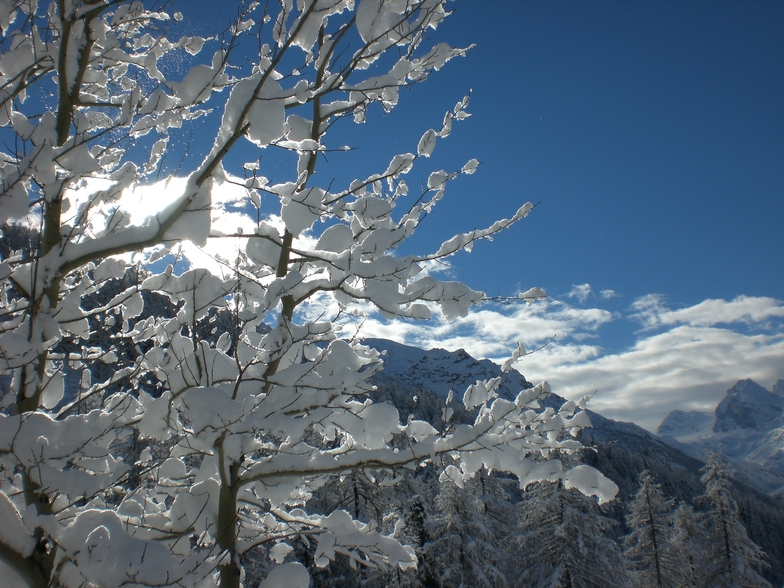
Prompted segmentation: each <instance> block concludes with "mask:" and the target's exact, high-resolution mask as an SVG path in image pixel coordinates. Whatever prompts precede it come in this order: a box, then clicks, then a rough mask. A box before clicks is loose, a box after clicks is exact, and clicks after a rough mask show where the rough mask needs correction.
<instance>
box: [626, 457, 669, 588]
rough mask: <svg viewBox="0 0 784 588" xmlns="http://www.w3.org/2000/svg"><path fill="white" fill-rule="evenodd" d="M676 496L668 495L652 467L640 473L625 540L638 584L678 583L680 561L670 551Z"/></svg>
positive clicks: (651, 587) (647, 587) (649, 587)
mask: <svg viewBox="0 0 784 588" xmlns="http://www.w3.org/2000/svg"><path fill="white" fill-rule="evenodd" d="M674 505H675V500H674V499H672V498H666V497H665V496H664V493H663V492H662V490H661V485H660V484H657V483H656V482H655V480H654V479H653V476H652V475H651V473H650V472H649V471H648V470H643V472H642V473H641V474H640V485H639V489H638V490H637V494H636V495H635V496H634V498H633V499H632V500H631V501H630V502H629V505H628V513H627V515H626V524H627V526H628V527H629V528H630V529H631V533H629V535H627V536H626V537H625V539H624V542H625V544H626V546H627V549H626V553H625V555H626V559H627V560H628V562H629V564H630V569H631V572H632V578H633V581H634V585H635V586H638V587H639V588H666V587H669V586H676V585H677V573H676V568H677V563H676V562H675V561H674V560H673V558H672V554H671V553H670V552H669V551H668V543H669V537H670V534H671V526H672V517H673V508H674Z"/></svg>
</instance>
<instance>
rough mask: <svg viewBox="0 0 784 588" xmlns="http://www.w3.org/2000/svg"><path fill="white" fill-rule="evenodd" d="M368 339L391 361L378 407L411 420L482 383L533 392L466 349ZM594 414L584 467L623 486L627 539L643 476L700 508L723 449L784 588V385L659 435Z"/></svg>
mask: <svg viewBox="0 0 784 588" xmlns="http://www.w3.org/2000/svg"><path fill="white" fill-rule="evenodd" d="M363 342H364V343H365V344H366V345H369V346H371V347H373V348H375V349H377V350H379V351H381V352H384V354H385V357H384V361H385V363H384V370H383V372H381V373H380V374H377V375H376V376H374V383H376V384H377V387H378V390H377V396H376V398H375V400H377V401H387V402H392V403H393V404H395V405H396V406H397V407H398V410H399V411H400V415H401V418H402V419H403V420H405V419H406V417H407V415H408V414H409V413H411V414H414V415H415V417H416V418H422V419H425V420H429V421H430V422H433V423H434V424H437V421H438V419H439V415H440V413H441V408H442V407H443V403H444V399H445V397H446V396H447V395H448V393H449V391H450V390H453V391H454V393H455V396H456V398H455V400H458V399H460V398H461V397H462V394H463V392H464V391H465V389H466V388H467V387H468V386H469V385H471V384H473V383H474V382H476V381H477V380H487V379H489V378H494V377H500V378H501V385H500V388H499V390H498V393H499V395H500V396H502V397H506V398H514V397H515V396H516V394H517V393H518V392H519V391H520V390H521V389H524V388H530V387H532V384H531V383H530V382H528V380H526V378H525V377H524V376H523V375H522V374H520V373H519V372H517V371H515V370H511V371H509V372H502V370H501V368H500V366H498V365H497V364H495V363H493V362H491V361H488V360H476V359H474V358H473V357H471V356H470V355H469V354H468V353H466V352H465V351H464V350H462V349H460V350H457V351H454V352H451V351H445V350H443V349H432V350H429V351H425V350H422V349H418V348H415V347H410V346H407V345H402V344H400V343H395V342H392V341H388V340H385V339H365V340H364V341H363ZM563 402H564V399H563V398H561V397H559V396H557V395H555V394H551V395H550V396H549V398H547V399H545V400H544V401H543V402H541V404H544V405H547V406H553V407H560V406H561V404H563ZM588 414H589V416H590V418H591V422H592V425H593V426H592V427H591V428H586V429H584V430H583V431H582V432H581V434H580V437H579V438H580V440H581V441H582V443H583V444H584V445H585V446H586V447H587V448H588V449H587V450H586V451H583V452H582V455H581V456H580V457H579V460H580V461H581V462H583V463H587V464H589V465H592V466H594V467H596V468H597V469H598V470H599V471H601V472H602V473H603V474H605V475H606V476H607V477H608V478H610V479H611V480H613V481H614V482H615V483H616V484H618V486H619V493H618V497H617V498H618V500H615V501H613V502H611V503H609V504H608V505H607V510H608V512H609V514H610V515H611V516H612V517H613V518H615V519H616V520H617V521H618V523H619V525H618V527H617V530H616V532H617V534H618V537H620V536H622V534H623V533H625V532H628V530H626V529H625V520H624V513H625V508H626V505H627V504H628V501H629V499H630V498H631V497H632V496H634V494H635V493H636V491H637V488H638V476H639V475H640V473H641V472H642V471H643V470H648V471H650V472H651V473H652V474H653V476H654V477H655V478H656V480H657V481H658V482H659V483H660V484H661V485H662V488H663V490H664V491H665V492H666V493H667V494H668V495H669V496H671V497H673V498H676V499H677V500H678V501H679V502H681V503H686V504H695V499H696V498H697V497H698V496H700V495H701V494H702V493H703V492H704V485H703V484H702V482H701V480H700V476H701V473H700V469H701V468H702V467H703V465H704V462H705V454H704V452H705V450H708V449H710V450H713V451H719V452H721V453H723V454H724V455H725V456H727V457H729V458H730V462H729V464H728V465H729V467H730V471H731V472H732V474H733V476H734V477H735V483H734V486H735V488H736V496H737V497H738V502H739V506H740V511H741V516H742V518H743V520H744V523H745V524H746V527H747V529H748V531H749V535H750V537H751V538H752V539H753V540H754V541H755V542H756V543H757V544H758V545H760V546H761V547H762V548H763V550H764V551H766V552H767V553H768V555H769V556H770V562H771V565H772V568H771V570H770V571H769V572H768V573H769V574H770V576H769V578H770V579H771V580H772V581H773V582H774V585H781V584H782V582H784V500H783V499H784V492H783V491H782V490H783V489H784V380H779V381H778V382H777V383H776V385H775V386H774V388H773V391H772V392H769V391H767V390H765V389H764V388H762V387H761V386H759V385H757V384H756V383H754V382H752V381H751V380H743V381H741V382H738V384H736V385H735V386H734V387H733V388H731V389H730V390H729V391H728V392H727V396H726V397H725V399H724V400H723V401H722V402H721V403H720V404H719V406H718V407H717V409H716V413H715V415H711V414H706V413H699V412H683V411H673V412H672V413H670V415H668V416H667V418H665V419H664V422H662V424H661V426H660V427H659V430H658V433H659V434H658V435H655V434H653V433H651V432H649V431H647V430H645V429H643V428H642V427H639V426H638V425H636V424H634V423H625V422H619V421H614V420H612V419H609V418H606V417H603V416H602V415H600V414H597V413H595V412H592V411H590V410H588ZM696 502H698V501H696ZM697 506H698V505H697Z"/></svg>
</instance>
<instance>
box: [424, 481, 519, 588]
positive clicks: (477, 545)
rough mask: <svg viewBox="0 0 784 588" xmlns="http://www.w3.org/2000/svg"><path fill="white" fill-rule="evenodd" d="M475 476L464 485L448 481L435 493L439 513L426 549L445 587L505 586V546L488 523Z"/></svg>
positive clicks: (428, 561) (433, 522)
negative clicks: (502, 563)
mask: <svg viewBox="0 0 784 588" xmlns="http://www.w3.org/2000/svg"><path fill="white" fill-rule="evenodd" d="M478 486H479V483H478V482H477V480H476V479H473V480H471V481H470V482H468V483H467V484H466V485H465V487H464V488H459V487H458V486H456V485H455V484H450V483H445V484H443V485H442V486H441V489H440V492H439V493H438V495H437V496H436V499H435V506H436V513H435V515H434V517H433V520H432V525H431V528H430V530H429V533H430V536H431V537H433V540H432V541H431V543H429V544H428V545H427V546H426V547H425V549H424V559H425V560H426V565H427V566H429V567H430V568H431V569H433V570H434V571H436V573H437V577H438V578H439V582H440V584H439V585H440V586H443V587H445V588H480V587H486V588H495V587H501V586H506V585H507V582H506V578H505V577H504V574H503V573H502V571H501V570H500V568H499V564H500V560H501V559H502V557H501V553H502V549H501V547H500V545H498V544H497V542H496V541H495V537H494V536H493V534H492V532H491V530H490V528H489V527H488V524H487V517H486V509H485V505H484V503H483V502H482V500H481V499H480V497H479V496H478V492H479V488H478Z"/></svg>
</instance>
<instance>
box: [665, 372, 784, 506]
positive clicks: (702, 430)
mask: <svg viewBox="0 0 784 588" xmlns="http://www.w3.org/2000/svg"><path fill="white" fill-rule="evenodd" d="M711 425H712V426H711ZM657 433H659V435H661V436H662V437H664V438H665V439H667V440H668V442H670V444H671V445H673V446H675V447H678V448H679V449H681V450H685V451H687V452H689V453H691V454H693V455H699V454H701V453H703V452H704V451H706V450H711V451H718V452H721V453H723V454H724V455H725V456H727V457H729V458H731V460H732V462H733V464H734V465H735V467H736V468H737V474H738V475H739V477H740V478H742V479H745V481H747V482H748V483H751V484H753V485H755V486H757V487H758V488H761V489H764V490H765V491H766V492H771V493H778V494H781V493H784V380H779V381H778V382H776V383H775V384H774V386H773V389H772V391H768V390H766V389H765V388H763V387H762V386H760V385H759V384H757V383H756V382H754V381H752V380H740V381H739V382H738V383H737V384H735V386H733V387H732V388H730V389H729V390H727V394H726V396H725V397H724V399H723V400H722V401H721V402H720V403H719V405H718V406H717V407H716V411H715V414H714V415H709V414H706V413H699V412H689V413H686V412H683V411H673V412H671V413H670V414H669V415H667V417H666V418H665V419H664V420H663V421H662V424H661V425H660V426H659V428H658V430H657Z"/></svg>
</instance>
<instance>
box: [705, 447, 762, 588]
mask: <svg viewBox="0 0 784 588" xmlns="http://www.w3.org/2000/svg"><path fill="white" fill-rule="evenodd" d="M702 472H703V475H702V481H703V482H704V483H705V494H703V495H702V496H701V497H700V501H701V502H703V503H706V504H707V506H708V510H707V512H705V513H704V516H703V519H704V526H705V539H706V546H707V554H706V555H707V558H706V563H705V566H704V568H703V570H702V572H701V574H700V576H701V585H702V586H705V588H708V587H711V588H713V587H715V588H721V587H725V586H726V587H728V588H729V587H731V588H751V587H757V588H759V587H766V586H767V587H769V586H770V583H769V582H768V581H767V580H765V578H763V577H762V576H761V575H760V574H759V570H760V569H762V568H765V567H767V562H765V554H764V552H763V551H762V549H760V547H759V546H758V545H757V544H756V543H754V542H753V541H752V540H751V539H750V538H749V536H748V533H747V532H746V527H745V526H744V525H743V521H741V520H740V516H739V515H738V504H737V502H736V501H735V499H734V498H733V497H732V486H731V485H730V481H729V479H728V476H727V472H726V468H725V466H724V464H723V463H722V462H721V458H720V457H719V456H718V455H717V454H715V453H711V454H710V455H709V456H708V462H707V463H706V464H705V467H704V468H703V469H702Z"/></svg>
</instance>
